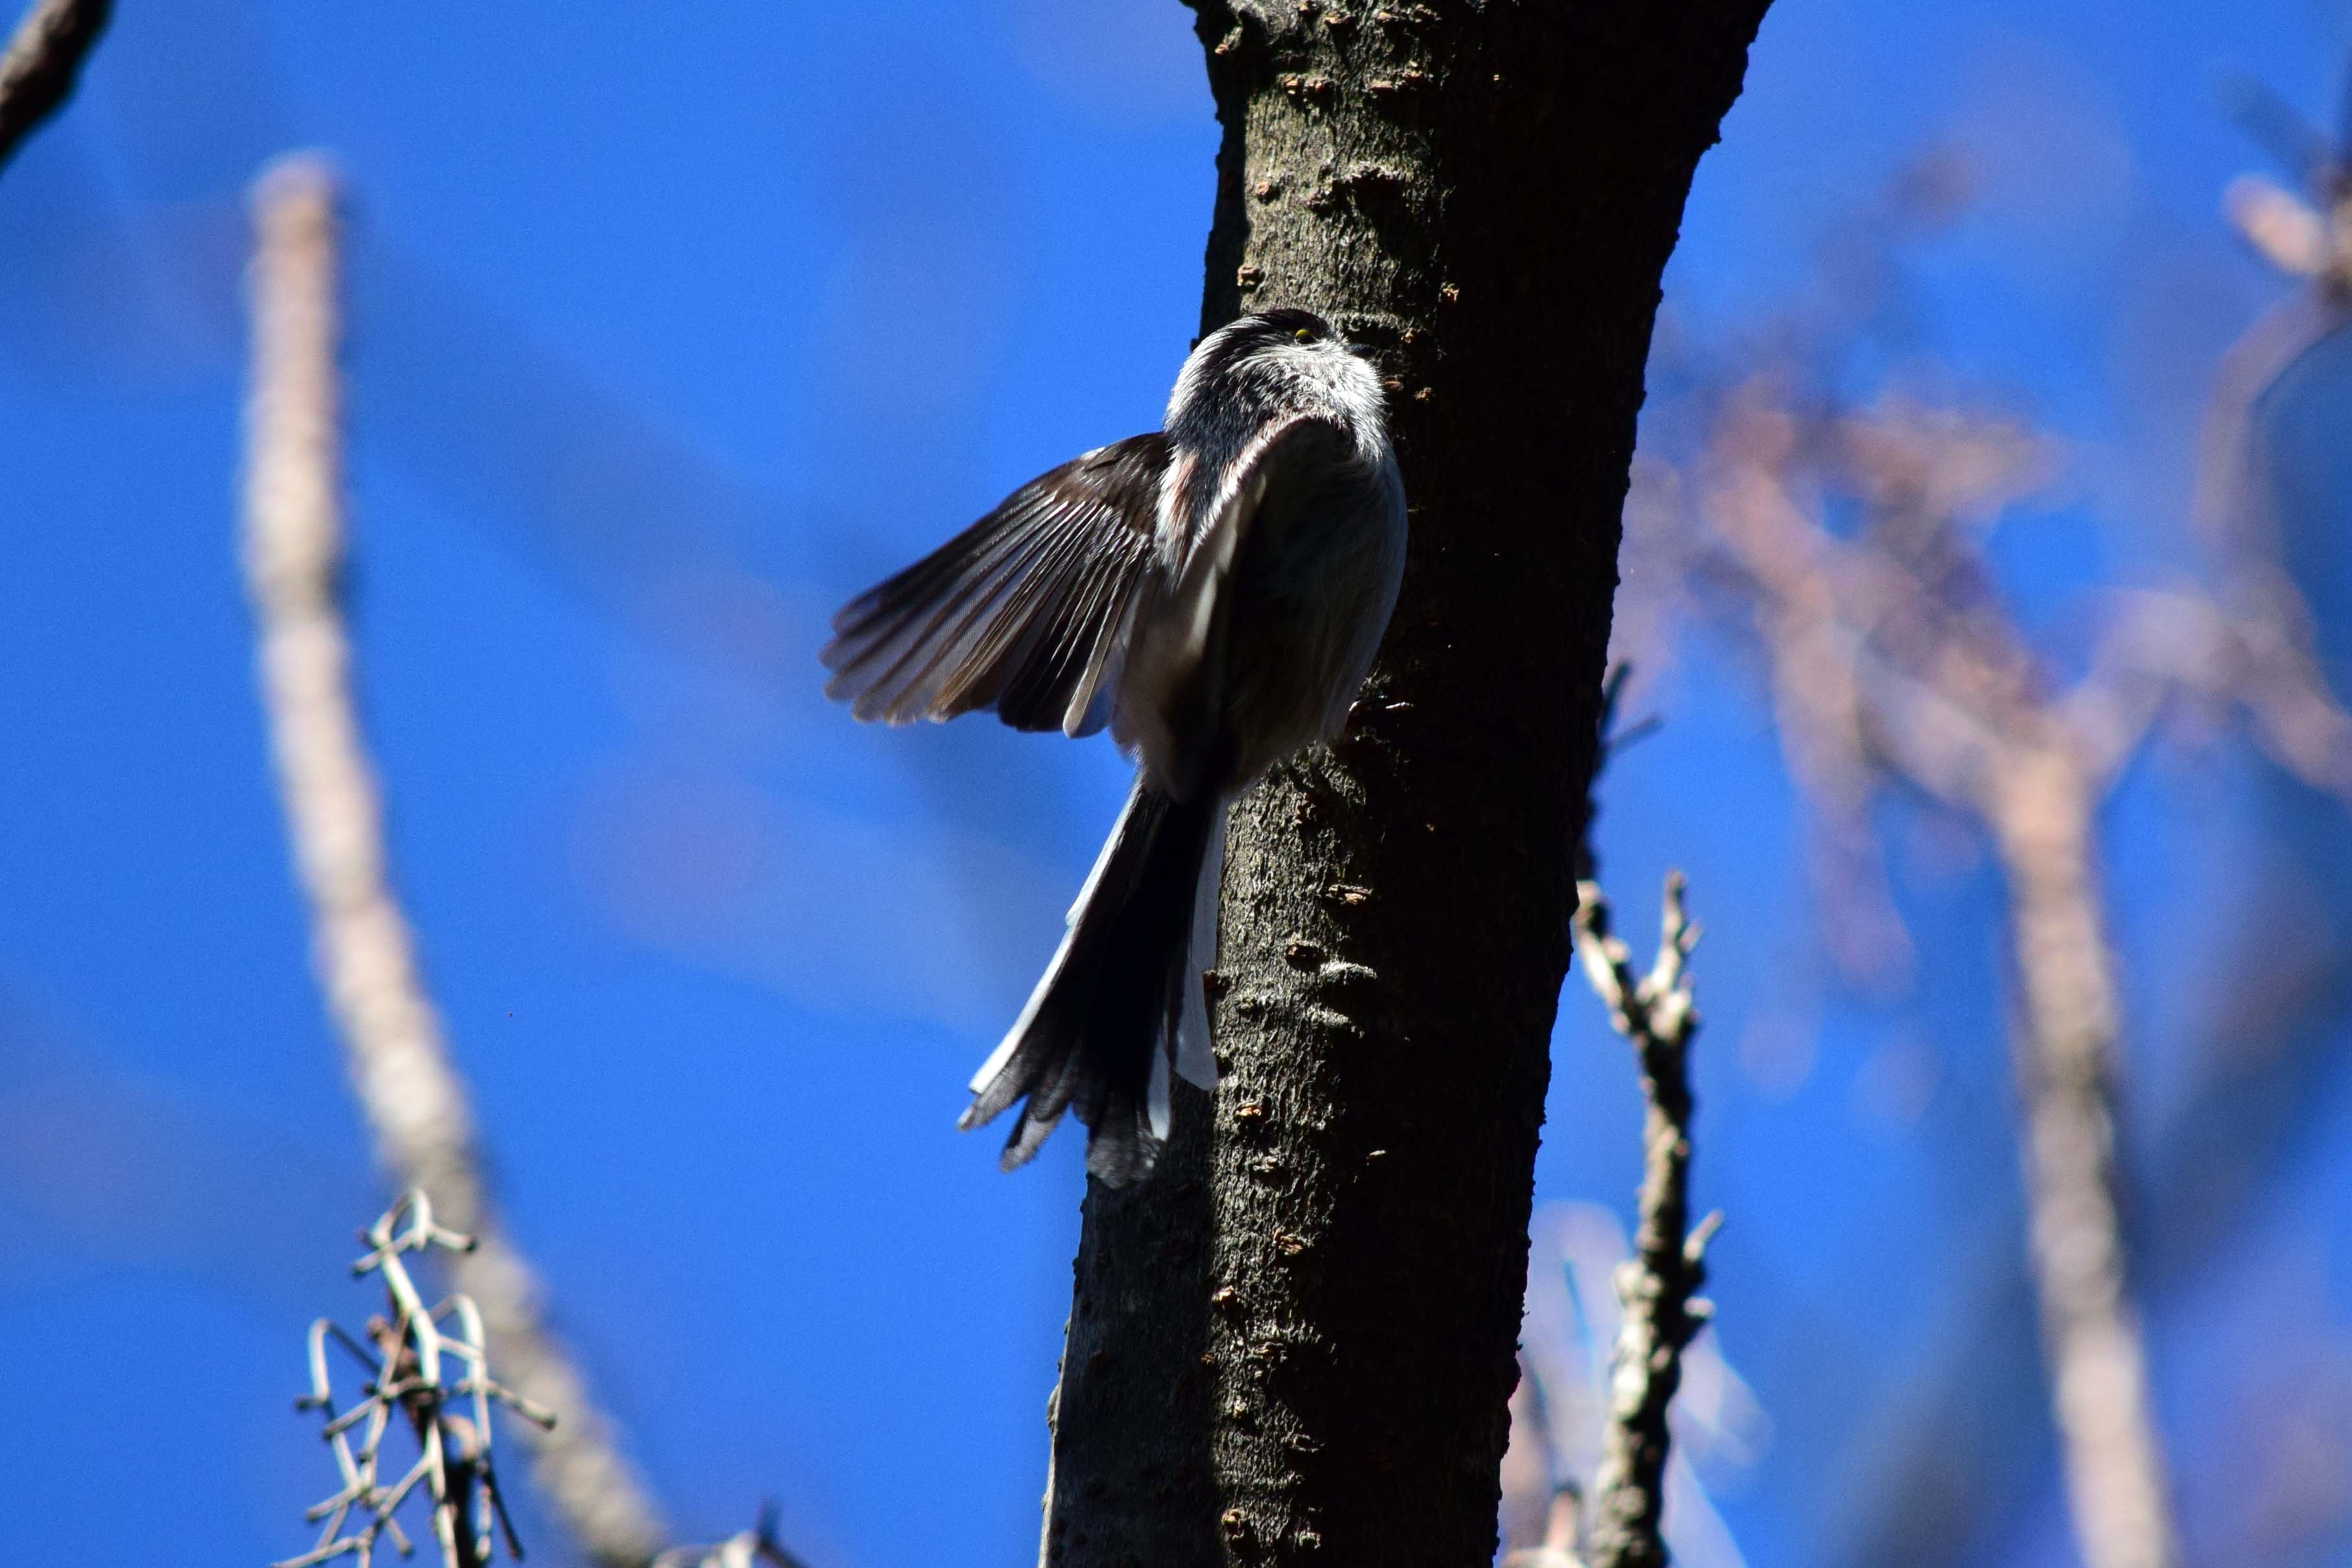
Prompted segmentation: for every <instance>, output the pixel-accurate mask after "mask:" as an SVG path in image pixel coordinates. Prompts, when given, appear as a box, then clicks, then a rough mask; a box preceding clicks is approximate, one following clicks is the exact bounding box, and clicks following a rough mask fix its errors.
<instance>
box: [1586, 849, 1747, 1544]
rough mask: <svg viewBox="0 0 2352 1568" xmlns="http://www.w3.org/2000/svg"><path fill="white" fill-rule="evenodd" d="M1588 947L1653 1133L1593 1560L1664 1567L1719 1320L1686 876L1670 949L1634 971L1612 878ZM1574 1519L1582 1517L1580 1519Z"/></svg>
mask: <svg viewBox="0 0 2352 1568" xmlns="http://www.w3.org/2000/svg"><path fill="white" fill-rule="evenodd" d="M1577 893H1578V900H1579V901H1578V905H1577V911H1576V925H1575V932H1576V952H1577V957H1578V959H1579V961H1580V963H1582V965H1583V968H1584V973H1585V978H1586V979H1587V980H1589V981H1590V982H1591V985H1592V989H1593V992H1594V994H1597V995H1598V996H1600V998H1601V1001H1602V1002H1603V1003H1604V1004H1605V1005H1607V1006H1608V1008H1609V1016H1610V1021H1611V1023H1612V1024H1613V1025H1614V1026H1616V1029H1617V1032H1618V1033H1619V1034H1621V1035H1622V1036H1624V1037H1625V1038H1626V1039H1627V1040H1628V1041H1629V1042H1630V1043H1631V1044H1632V1045H1633V1049H1634V1053H1635V1056H1636V1057H1637V1058H1638V1059H1639V1061H1640V1064H1641V1069H1642V1093H1643V1100H1644V1101H1645V1103H1646V1109H1645V1110H1644V1113H1643V1130H1642V1152H1643V1160H1642V1193H1641V1222H1640V1226H1639V1228H1638V1230H1637V1232H1636V1234H1635V1236H1634V1241H1633V1258H1630V1259H1628V1260H1627V1261H1626V1262H1625V1263H1624V1264H1623V1265H1622V1266H1621V1267H1620V1268H1619V1269H1618V1271H1617V1280H1616V1284H1617V1297H1618V1300H1619V1301H1620V1302H1621V1303H1622V1305H1623V1307H1624V1316H1623V1318H1622V1321H1621V1322H1620V1324H1619V1326H1618V1331H1617V1345H1616V1352H1615V1355H1614V1357H1613V1359H1612V1364H1611V1373H1610V1412H1609V1415H1610V1419H1609V1426H1608V1429H1607V1430H1606V1432H1605V1433H1603V1435H1602V1437H1601V1469H1600V1472H1599V1475H1598V1476H1597V1478H1596V1479H1595V1481H1594V1485H1593V1510H1592V1512H1593V1519H1592V1540H1591V1552H1590V1559H1589V1560H1590V1562H1591V1568H1663V1565H1664V1563H1666V1561H1667V1556H1666V1548H1665V1542H1664V1537H1663V1536H1662V1534H1661V1532H1660V1528H1659V1527H1660V1523H1661V1521H1662V1520H1663V1518H1664V1511H1665V1471H1666V1457H1667V1453H1668V1450H1669V1447H1670V1445H1671V1442H1672V1437H1671V1435H1670V1434H1669V1432H1668V1429H1667V1423H1666V1416H1667V1412H1668V1411H1669V1409H1670V1408H1671V1407H1672V1405H1673V1404H1674V1397H1675V1389H1677V1388H1678V1387H1680V1386H1681V1384H1682V1354H1683V1351H1684V1350H1685V1347H1687V1346H1688V1345H1689V1343H1690V1342H1691V1341H1692V1339H1693V1338H1694V1337H1696V1334H1697V1333H1698V1331H1699V1330H1700V1328H1702V1327H1703V1326H1704V1325H1705V1324H1706V1321H1707V1318H1708V1316H1709V1313H1710V1309H1709V1307H1708V1305H1707V1303H1706V1302H1705V1301H1702V1300H1697V1299H1696V1298H1697V1295H1698V1291H1699V1289H1701V1287H1703V1286H1704V1285H1705V1284H1706V1244H1707V1240H1708V1238H1709V1237H1712V1236H1713V1235H1714V1234H1715V1230H1716V1227H1717V1226H1718V1225H1720V1224H1721V1223H1722V1218H1723V1216H1722V1215H1719V1214H1715V1215H1708V1216H1707V1217H1706V1219H1704V1220H1702V1221H1700V1222H1699V1225H1698V1226H1697V1228H1696V1229H1695V1230H1692V1229H1689V1228H1688V1225H1689V1215H1690V1159H1691V1141H1690V1127H1691V1112H1692V1109H1693V1101H1692V1099H1691V1088H1690V1072H1689V1058H1690V1043H1691V1038H1692V1037H1693V1036H1695V1035H1696V1033H1697V1032H1698V1010H1697V1007H1696V1003H1695V1000H1694V998H1693V995H1692V992H1691V984H1690V974H1689V970H1688V967H1687V965H1688V960H1689V958H1690V953H1691V949H1692V948H1693V947H1694V946H1696V943H1697V942H1698V928H1697V927H1696V925H1694V924H1692V923H1691V921H1690V920H1689V918H1688V916H1687V914H1686V913H1685V910H1684V907H1683V879H1682V874H1681V873H1680V872H1675V873H1673V874H1671V875H1669V876H1668V877H1667V878H1666V892H1665V912H1664V919H1663V921H1662V930H1661V931H1660V933H1659V940H1658V956H1657V959H1656V962H1655V963H1654V964H1653V965H1652V966H1651V969H1650V973H1648V974H1647V975H1637V974H1636V973H1634V971H1633V957H1632V954H1631V953H1630V952H1628V951H1627V949H1626V946H1625V943H1624V942H1622V940H1620V939H1619V938H1618V937H1617V936H1616V935H1615V934H1614V933H1613V932H1612V931H1611V929H1610V906H1609V900H1608V897H1607V895H1606V894H1604V893H1603V892H1602V891H1601V885H1600V883H1598V882H1594V881H1585V882H1582V883H1580V884H1579V886H1578V889H1577ZM1571 1517H1572V1516H1571Z"/></svg>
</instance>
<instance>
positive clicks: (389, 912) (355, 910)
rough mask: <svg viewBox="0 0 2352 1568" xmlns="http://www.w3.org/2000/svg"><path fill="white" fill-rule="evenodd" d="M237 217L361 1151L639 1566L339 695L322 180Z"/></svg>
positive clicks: (275, 738)
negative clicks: (248, 232)
mask: <svg viewBox="0 0 2352 1568" xmlns="http://www.w3.org/2000/svg"><path fill="white" fill-rule="evenodd" d="M254 222H255V228H256V230H257V243H258V249H257V255H256V258H255V264H254V270H253V283H252V289H253V315H254V347H253V352H254V371H253V375H254V384H253V392H252V400H251V403H250V405H249V407H248V410H247V443H248V445H247V464H246V474H245V485H246V498H245V567H246V574H247V588H248V591H249V594H250V595H251V598H252V601H253V606H254V613H255V616H256V619H257V630H258V634H259V638H260V651H259V664H260V675H261V687H262V695H263V699H264V702H265V705H266V707H267V709H268V720H269V728H270V738H271V743H272V749H273V752H274V755H275V758H276V763H277V772H278V788H279V793H280V795H281V797H282V799H283V802H284V805H285V810H286V816H287V821H288V826H289V832H290V835H291V837H292V839H293V846H294V852H295V863H296V869H297V871H298V874H299V880H300V883H301V886H302V889H303V890H304V892H305V893H306V895H307V896H308V899H309V902H310V916H311V921H312V942H313V961H314V963H315V964H316V966H317V968H318V971H319V974H320V980H321V982H322V984H324V986H325V989H326V992H327V997H328V1002H329V1005H330V1006H331V1010H332V1012H333V1015H334V1017H335V1021H336V1023H337V1025H338V1027H339V1033H340V1036H341V1040H342V1044H343V1047H344V1055H345V1062H346V1066H347V1068H348V1069H349V1071H350V1074H351V1079H352V1087H353V1089H354V1090H355V1092H356V1093H357V1095H358V1098H359V1101H360V1107H361V1110H362V1112H363V1114H364V1115H365V1117H366V1120H367V1122H368V1125H369V1128H370V1130H371V1131H372V1132H373V1135H374V1138H375V1146H376V1147H375V1152H376V1159H377V1163H378V1164H379V1165H381V1166H382V1167H383V1170H384V1171H385V1172H386V1173H387V1174H388V1175H390V1176H391V1177H392V1179H393V1180H394V1183H395V1184H398V1185H399V1186H402V1187H412V1186H413V1187H416V1188H419V1189H421V1190H422V1191H424V1192H425V1194H428V1195H429V1197H430V1200H431V1203H432V1205H433V1208H434V1210H435V1211H436V1213H437V1214H439V1215H442V1216H444V1218H445V1219H446V1223H447V1224H448V1225H449V1226H450V1227H451V1228H453V1229H457V1230H461V1231H464V1232H467V1233H469V1234H471V1235H472V1236H473V1237H475V1238H476V1241H477V1245H476V1246H475V1247H473V1248H472V1249H471V1250H470V1251H468V1252H466V1253H464V1254H461V1255H459V1256H458V1257H457V1259H456V1260H455V1262H454V1263H453V1265H452V1268H451V1275H452V1278H453V1279H454V1281H455V1282H456V1284H457V1287H458V1289H461V1290H463V1291H465V1292H466V1293H467V1294H469V1295H470V1296H472V1297H473V1298H474V1299H475V1300H477V1301H478V1303H479V1304H480V1308H481V1313H482V1318H483V1321H484V1324H485V1326H486V1329H487V1331H488V1333H489V1334H490V1336H491V1337H493V1338H495V1339H496V1340H498V1341H499V1344H500V1346H501V1353H502V1355H503V1357H504V1358H505V1360H506V1362H507V1363H508V1367H509V1374H510V1376H511V1378H512V1381H513V1384H514V1386H515V1388H516V1390H517V1392H518V1393H519V1394H520V1395H522V1396H523V1397H525V1398H527V1399H529V1400H530V1401H531V1402H533V1403H534V1404H537V1405H542V1406H545V1407H547V1408H550V1409H554V1410H559V1411H561V1412H562V1415H563V1424H562V1426H561V1427H559V1428H557V1429H556V1430H554V1431H552V1432H547V1433H544V1434H540V1435H538V1436H537V1437H536V1440H535V1442H534V1445H533V1446H534V1465H533V1479H535V1480H536V1481H537V1482H538V1484H539V1485H540V1487H541V1489H542V1490H543V1491H544V1493H545V1494H546V1496H547V1498H548V1499H549V1500H550V1502H551V1504H552V1506H553V1507H554V1509H555V1510H556V1512H557V1513H558V1514H559V1515H560V1516H561V1517H562V1519H563V1521H565V1523H566V1525H567V1526H568V1527H569V1528H570V1529H571V1531H572V1533H573V1534H574V1536H575V1537H576V1538H577V1539H578V1540H579V1542H580V1543H581V1545H582V1547H583V1550H585V1551H586V1552H587V1553H588V1554H589V1556H590V1557H592V1558H593V1560H594V1561H596V1562H597V1563H600V1564H607V1565H614V1568H617V1565H621V1564H631V1565H635V1564H642V1563H646V1562H647V1561H649V1560H650V1559H651V1558H652V1557H653V1556H654V1554H655V1552H656V1551H658V1550H659V1548H660V1544H661V1533H662V1532H661V1529H660V1526H659V1525H658V1523H657V1522H656V1511H655V1508H654V1505H653V1502H652V1500H651V1499H650V1498H649V1496H648V1495H647V1493H646V1489H645V1487H644V1484H643V1483H642V1482H641V1481H640V1480H639V1479H637V1477H636V1476H635V1473H634V1472H633V1471H632V1469H631V1468H630V1467H629V1465H628V1463H627V1462H626V1461H625V1459H624V1458H622V1457H621V1455H620V1453H619V1451H618V1450H617V1448H616V1447H614V1443H613V1439H612V1436H611V1434H610V1432H609V1430H608V1429H607V1426H606V1425H605V1423H604V1420H603V1419H602V1418H601V1417H600V1415H598V1414H597V1411H596V1408H595V1405H594V1403H593V1399H592V1398H591V1397H590V1394H589V1391H588V1386H587V1383H586V1380H585V1378H584V1377H583V1374H582V1373H581V1372H580V1371H579V1369H578V1368H577V1367H576V1366H575V1365H574V1364H573V1363H572V1360H571V1358H570V1356H569V1355H568V1353H567V1352H565V1351H564V1350H563V1348H562V1346H561V1345H560V1344H559V1343H558V1342H556V1340H555V1338H554V1337H553V1335H552V1334H551V1332H550V1331H549V1329H548V1326H547V1323H546V1321H545V1311H544V1308H543V1306H542V1303H541V1296H540V1288H539V1284H538V1281H537V1279H535V1278H534V1277H533V1274H532V1272H531V1270H530V1266H529V1265H528V1264H527V1263H526V1262H525V1261H524V1259H523V1258H522V1257H521V1255H520V1253H518V1252H517V1251H516V1250H515V1249H514V1248H513V1247H512V1246H511V1245H510V1244H509V1243H508V1242H507V1240H506V1239H505V1238H504V1236H503V1234H502V1232H501V1230H500V1228H499V1225H498V1224H497V1221H496V1217H495V1215H494V1214H493V1212H492V1208H491V1205H490V1202H489V1198H488V1191H487V1184H486V1181H485V1178H484V1175H483V1169H482V1162H481V1158H480V1151H479V1148H478V1143H477V1134H476V1130H475V1124H474V1118H473V1113H472V1110H471V1109H470V1107H469V1105H468V1102H467V1091H466V1087H465V1085H464V1083H463V1081H462V1080H461V1079H459V1077H458V1075H457V1069H456V1068H455V1066H454V1065H453V1064H452V1062H451V1061H450V1058H449V1051H448V1046H447V1042H446V1039H445V1037H444V1035H443V1031H442V1026H441V1021H440V1018H439V1016H438V1015H437V1014H436V1010H435V1008H434V1005H433V1003H432V1000H431V998H430V997H429V996H428V995H427V994H426V991H425V984H424V980H423V978H422V976H421V974H420V973H419V970H418V965H417V960H416V952H415V939H414V937H413V935H412V933H411V931H410V928H409V925H408V921H407V920H406V918H405V917H404V915H403V913H402V911H401V909H400V906H399V903H398V901H397V900H396V899H395V898H394V894H393V892H392V889H391V887H390V884H389V879H388V877H387V873H386V866H385V860H386V857H385V850H384V841H383V805H382V801H381V796H380V792H379V790H378V787H377V784H376V778H375V773H374V770H373V766H372V765H371V763H370V762H369V760H368V757H367V754H366V749H365V745H364V742H363V739H362V732H361V729H360V723H359V718H358V714H357V710H356V707H355V704H354V702H353V699H352V681H351V647H350V643H349V640H348V638H347V637H346V635H345V633H344V629H343V622H342V614H341V602H340V589H341V569H342V563H343V552H344V536H343V516H342V471H341V430H340V425H341V386H340V381H339V376H338V369H337V363H336V360H337V353H338V348H339V336H340V321H339V315H340V310H339V297H338V289H339V284H338V277H337V243H338V237H339V217H338V213H337V193H336V184H335V180H334V177H333V175H332V174H331V173H330V172H329V170H328V169H327V167H326V166H325V165H324V164H323V163H321V162H320V161H319V160H317V159H314V158H294V159H289V160H288V161H286V162H284V163H280V164H278V166H276V167H275V168H273V169H272V170H271V171H270V172H269V173H268V174H266V175H265V176H264V177H263V178H262V180H261V181H260V182H259V183H258V184H257V186H256V188H255V192H254Z"/></svg>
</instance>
